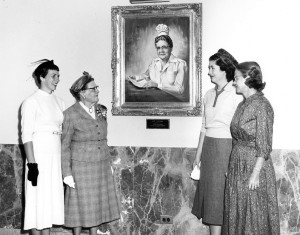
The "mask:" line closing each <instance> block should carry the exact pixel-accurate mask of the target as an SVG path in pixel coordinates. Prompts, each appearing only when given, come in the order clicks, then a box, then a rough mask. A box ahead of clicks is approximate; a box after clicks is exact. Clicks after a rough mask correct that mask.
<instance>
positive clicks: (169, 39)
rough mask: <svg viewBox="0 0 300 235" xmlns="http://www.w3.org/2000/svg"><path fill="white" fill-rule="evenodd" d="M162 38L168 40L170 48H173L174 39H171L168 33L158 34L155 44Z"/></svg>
mask: <svg viewBox="0 0 300 235" xmlns="http://www.w3.org/2000/svg"><path fill="white" fill-rule="evenodd" d="M160 40H162V41H166V42H167V43H168V45H169V47H170V48H173V41H172V39H171V38H170V37H169V36H168V35H160V36H157V37H156V38H155V40H154V44H155V45H156V43H157V42H158V41H160Z"/></svg>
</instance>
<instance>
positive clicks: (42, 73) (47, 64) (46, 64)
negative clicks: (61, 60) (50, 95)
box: [32, 59, 59, 88]
mask: <svg viewBox="0 0 300 235" xmlns="http://www.w3.org/2000/svg"><path fill="white" fill-rule="evenodd" d="M36 64H39V66H38V67H37V68H36V69H35V70H34V71H33V73H32V77H33V78H34V81H35V84H36V85H37V86H38V87H39V88H40V87H41V77H42V78H45V77H46V76H47V74H48V71H49V70H56V71H59V68H58V66H57V65H56V64H54V62H53V60H48V59H43V60H38V61H36V62H33V63H32V65H36Z"/></svg>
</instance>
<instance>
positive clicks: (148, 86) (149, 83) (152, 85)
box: [143, 80, 158, 88]
mask: <svg viewBox="0 0 300 235" xmlns="http://www.w3.org/2000/svg"><path fill="white" fill-rule="evenodd" d="M157 86H158V85H157V83H156V82H153V81H152V80H149V81H148V82H147V83H146V84H145V85H144V86H143V87H144V88H151V87H157Z"/></svg>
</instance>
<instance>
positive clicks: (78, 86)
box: [70, 71, 94, 97]
mask: <svg viewBox="0 0 300 235" xmlns="http://www.w3.org/2000/svg"><path fill="white" fill-rule="evenodd" d="M91 81H94V78H93V77H92V76H91V75H90V74H89V73H88V72H85V71H84V72H83V76H81V77H80V78H78V79H77V80H76V81H75V82H74V83H73V85H72V86H71V88H70V92H71V94H72V95H73V96H74V97H77V95H78V93H79V92H80V91H82V89H83V88H84V87H85V85H86V84H88V83H89V82H91Z"/></svg>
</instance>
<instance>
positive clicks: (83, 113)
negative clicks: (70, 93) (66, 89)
mask: <svg viewBox="0 0 300 235" xmlns="http://www.w3.org/2000/svg"><path fill="white" fill-rule="evenodd" d="M75 109H76V111H77V112H78V113H79V115H81V116H83V117H84V118H87V119H91V120H93V121H96V120H97V119H98V118H97V119H94V118H92V117H91V116H90V115H89V114H88V113H87V112H86V111H85V110H84V109H83V108H82V107H81V105H80V104H79V102H76V104H75Z"/></svg>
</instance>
